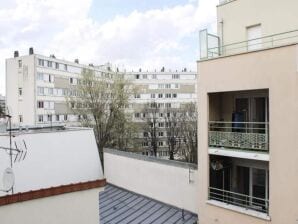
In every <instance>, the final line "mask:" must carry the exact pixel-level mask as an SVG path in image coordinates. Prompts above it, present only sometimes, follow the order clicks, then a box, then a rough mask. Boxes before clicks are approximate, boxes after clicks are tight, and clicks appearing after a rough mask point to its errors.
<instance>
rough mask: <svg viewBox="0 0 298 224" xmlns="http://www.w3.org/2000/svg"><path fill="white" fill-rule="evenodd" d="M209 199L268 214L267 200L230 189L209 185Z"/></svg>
mask: <svg viewBox="0 0 298 224" xmlns="http://www.w3.org/2000/svg"><path fill="white" fill-rule="evenodd" d="M209 200H216V201H221V202H224V203H227V204H231V205H236V206H239V207H244V208H246V209H251V210H255V211H258V212H263V213H266V214H268V210H269V209H268V208H269V200H267V199H265V198H258V197H253V196H250V195H246V194H240V193H236V192H232V191H227V190H223V189H218V188H213V187H209Z"/></svg>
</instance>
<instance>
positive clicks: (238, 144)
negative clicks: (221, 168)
mask: <svg viewBox="0 0 298 224" xmlns="http://www.w3.org/2000/svg"><path fill="white" fill-rule="evenodd" d="M268 131H269V123H268V122H221V121H210V122H209V136H208V140H209V147H220V148H233V149H242V150H256V151H263V152H268V151H269V138H268Z"/></svg>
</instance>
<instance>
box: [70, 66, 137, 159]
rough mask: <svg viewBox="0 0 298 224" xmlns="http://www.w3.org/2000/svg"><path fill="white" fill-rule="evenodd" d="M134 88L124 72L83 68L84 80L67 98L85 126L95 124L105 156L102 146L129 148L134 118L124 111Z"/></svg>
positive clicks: (98, 141) (101, 148)
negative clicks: (102, 72) (96, 71)
mask: <svg viewBox="0 0 298 224" xmlns="http://www.w3.org/2000/svg"><path fill="white" fill-rule="evenodd" d="M134 91H135V90H134V88H133V87H132V85H131V84H130V82H129V81H128V80H126V79H125V78H124V76H123V74H119V73H118V72H112V71H110V72H109V73H105V74H102V75H101V76H100V77H99V75H97V74H95V71H93V70H89V69H84V70H83V71H82V74H81V79H80V80H79V82H78V85H76V86H75V87H74V88H73V89H72V90H71V92H72V93H73V94H72V95H71V96H69V97H68V99H67V100H68V104H69V106H70V108H71V110H72V111H73V112H74V114H76V115H78V117H79V121H80V122H81V124H82V125H83V126H87V127H92V128H93V129H94V132H95V136H96V141H97V146H98V149H99V153H100V156H101V158H102V153H103V148H104V147H108V146H113V147H115V146H116V147H118V148H120V149H124V148H125V147H128V145H129V141H130V139H131V138H129V137H128V136H129V135H130V134H131V132H132V130H133V127H132V125H133V123H132V122H131V117H130V116H129V115H128V114H127V113H125V108H126V107H127V106H128V101H129V98H130V97H131V96H132V95H133V94H134Z"/></svg>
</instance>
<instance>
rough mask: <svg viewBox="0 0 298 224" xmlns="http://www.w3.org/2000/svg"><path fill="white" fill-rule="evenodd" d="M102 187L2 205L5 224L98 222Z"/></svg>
mask: <svg viewBox="0 0 298 224" xmlns="http://www.w3.org/2000/svg"><path fill="white" fill-rule="evenodd" d="M102 190H103V188H97V189H92V190H85V191H78V192H73V193H67V194H61V195H57V196H52V197H46V198H41V199H35V200H30V201H25V202H19V203H14V204H10V205H5V206H1V207H0V217H1V218H0V219H1V224H20V223H22V224H53V223H55V224H67V223H71V224H82V223H90V224H98V223H99V201H98V194H99V192H100V191H102Z"/></svg>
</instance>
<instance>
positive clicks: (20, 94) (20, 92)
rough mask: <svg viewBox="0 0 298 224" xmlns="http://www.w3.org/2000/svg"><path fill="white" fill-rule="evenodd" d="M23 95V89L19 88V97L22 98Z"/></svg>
mask: <svg viewBox="0 0 298 224" xmlns="http://www.w3.org/2000/svg"><path fill="white" fill-rule="evenodd" d="M22 95H23V89H22V88H19V96H22Z"/></svg>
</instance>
